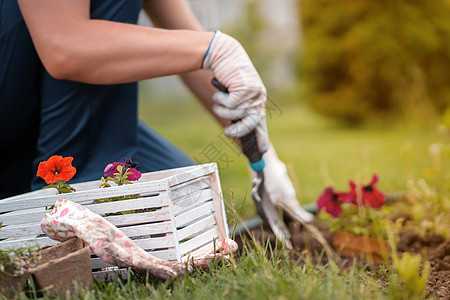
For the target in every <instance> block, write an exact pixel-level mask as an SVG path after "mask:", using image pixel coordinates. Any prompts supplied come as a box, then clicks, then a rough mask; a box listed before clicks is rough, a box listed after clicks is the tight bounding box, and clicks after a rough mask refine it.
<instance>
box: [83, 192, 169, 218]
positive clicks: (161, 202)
mask: <svg viewBox="0 0 450 300" xmlns="http://www.w3.org/2000/svg"><path fill="white" fill-rule="evenodd" d="M168 201H169V200H168V197H167V193H165V192H164V193H161V194H160V195H158V196H155V197H145V198H138V199H130V200H121V201H114V202H105V203H93V204H89V205H85V207H86V208H88V209H89V210H91V211H92V212H94V213H96V214H99V215H104V214H105V213H115V212H120V211H128V210H135V209H145V208H157V207H161V206H167V205H168Z"/></svg>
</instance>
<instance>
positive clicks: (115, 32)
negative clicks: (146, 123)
mask: <svg viewBox="0 0 450 300" xmlns="http://www.w3.org/2000/svg"><path fill="white" fill-rule="evenodd" d="M19 5H20V9H21V11H22V14H23V16H24V19H25V22H26V24H27V26H28V29H29V31H30V34H31V37H32V39H33V43H34V45H35V47H36V50H37V52H38V54H39V57H40V58H41V60H42V62H43V64H44V66H45V68H46V69H47V71H48V72H49V73H50V74H51V75H52V76H54V77H55V78H58V79H68V80H75V81H81V82H85V83H93V84H115V83H125V82H132V81H138V80H142V79H146V78H152V77H158V76H164V75H172V74H179V73H184V72H189V71H193V70H198V69H200V66H201V63H202V60H203V57H204V55H205V52H206V50H207V48H208V46H209V43H210V41H211V38H212V37H213V33H211V32H198V31H188V30H164V29H156V28H146V27H142V26H137V25H132V24H124V23H118V22H112V21H104V20H91V19H90V17H89V9H90V1H89V0H77V1H73V0H32V1H30V0H19Z"/></svg>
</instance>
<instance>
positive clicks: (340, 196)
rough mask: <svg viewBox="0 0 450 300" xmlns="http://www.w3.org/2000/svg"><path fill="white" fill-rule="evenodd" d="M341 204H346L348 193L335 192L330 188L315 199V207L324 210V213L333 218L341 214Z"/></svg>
mask: <svg viewBox="0 0 450 300" xmlns="http://www.w3.org/2000/svg"><path fill="white" fill-rule="evenodd" d="M342 202H348V193H344V192H335V191H334V189H333V187H331V186H330V187H328V188H326V189H325V190H324V192H323V194H322V195H320V196H319V198H318V199H317V207H318V208H319V209H322V208H325V211H326V212H327V213H329V214H330V215H332V216H333V217H339V216H340V215H341V213H342V207H341V203H342Z"/></svg>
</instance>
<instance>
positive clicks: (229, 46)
mask: <svg viewBox="0 0 450 300" xmlns="http://www.w3.org/2000/svg"><path fill="white" fill-rule="evenodd" d="M202 68H203V69H211V70H212V71H213V73H214V77H215V78H216V79H217V80H218V81H219V82H220V83H221V84H222V85H223V86H224V87H225V88H227V90H228V93H225V92H217V93H215V94H214V96H213V100H214V102H215V103H216V104H215V105H214V107H213V111H214V113H215V114H216V115H217V116H219V117H221V118H224V119H228V120H239V121H238V122H236V123H234V124H232V125H230V126H228V127H226V128H225V134H226V135H227V136H228V137H231V138H240V137H242V136H244V135H246V134H248V133H250V132H251V131H253V130H255V133H256V139H257V144H258V148H259V150H260V151H261V153H264V152H266V151H267V148H268V144H269V143H268V141H269V138H268V134H267V126H266V112H265V105H266V99H267V92H266V88H265V87H264V84H263V82H262V80H261V78H260V77H259V74H258V72H257V71H256V69H255V67H254V66H253V64H252V62H251V60H250V58H249V57H248V55H247V52H245V50H244V48H243V47H242V46H241V44H240V43H239V42H238V41H236V40H235V39H234V38H232V37H231V36H229V35H226V34H224V33H222V32H220V31H216V32H215V35H214V37H213V39H212V40H211V44H210V45H209V48H208V51H207V52H206V54H205V58H204V60H203V63H202Z"/></svg>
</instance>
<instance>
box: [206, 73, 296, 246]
mask: <svg viewBox="0 0 450 300" xmlns="http://www.w3.org/2000/svg"><path fill="white" fill-rule="evenodd" d="M212 84H213V85H214V86H215V87H216V88H217V89H218V90H220V91H221V92H224V93H228V89H227V88H226V87H224V86H223V85H222V84H221V83H220V82H219V81H218V80H217V79H216V78H213V80H212ZM238 121H239V120H234V121H233V123H236V122H238ZM239 141H240V143H241V149H242V152H243V153H244V154H245V156H246V157H247V158H248V160H249V162H250V167H251V168H252V170H253V171H255V172H256V176H255V178H254V180H253V189H252V198H253V201H254V203H255V205H256V209H257V212H258V214H259V216H260V217H261V218H262V220H263V222H264V223H266V224H268V225H269V227H270V229H271V230H272V232H273V233H274V234H275V236H276V238H277V239H278V240H279V241H281V242H283V243H285V245H286V247H287V248H288V249H292V244H291V242H290V241H289V238H290V233H289V230H288V228H287V226H286V224H285V223H284V222H283V220H282V219H281V218H280V216H279V214H278V210H277V207H276V206H275V204H274V203H273V202H272V201H271V199H270V196H269V194H268V192H267V191H266V189H265V186H264V168H265V162H264V158H263V157H262V156H263V153H261V152H260V151H259V149H258V145H257V141H256V133H255V131H254V130H253V131H252V132H250V133H248V134H247V135H245V136H243V137H241V138H239Z"/></svg>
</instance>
